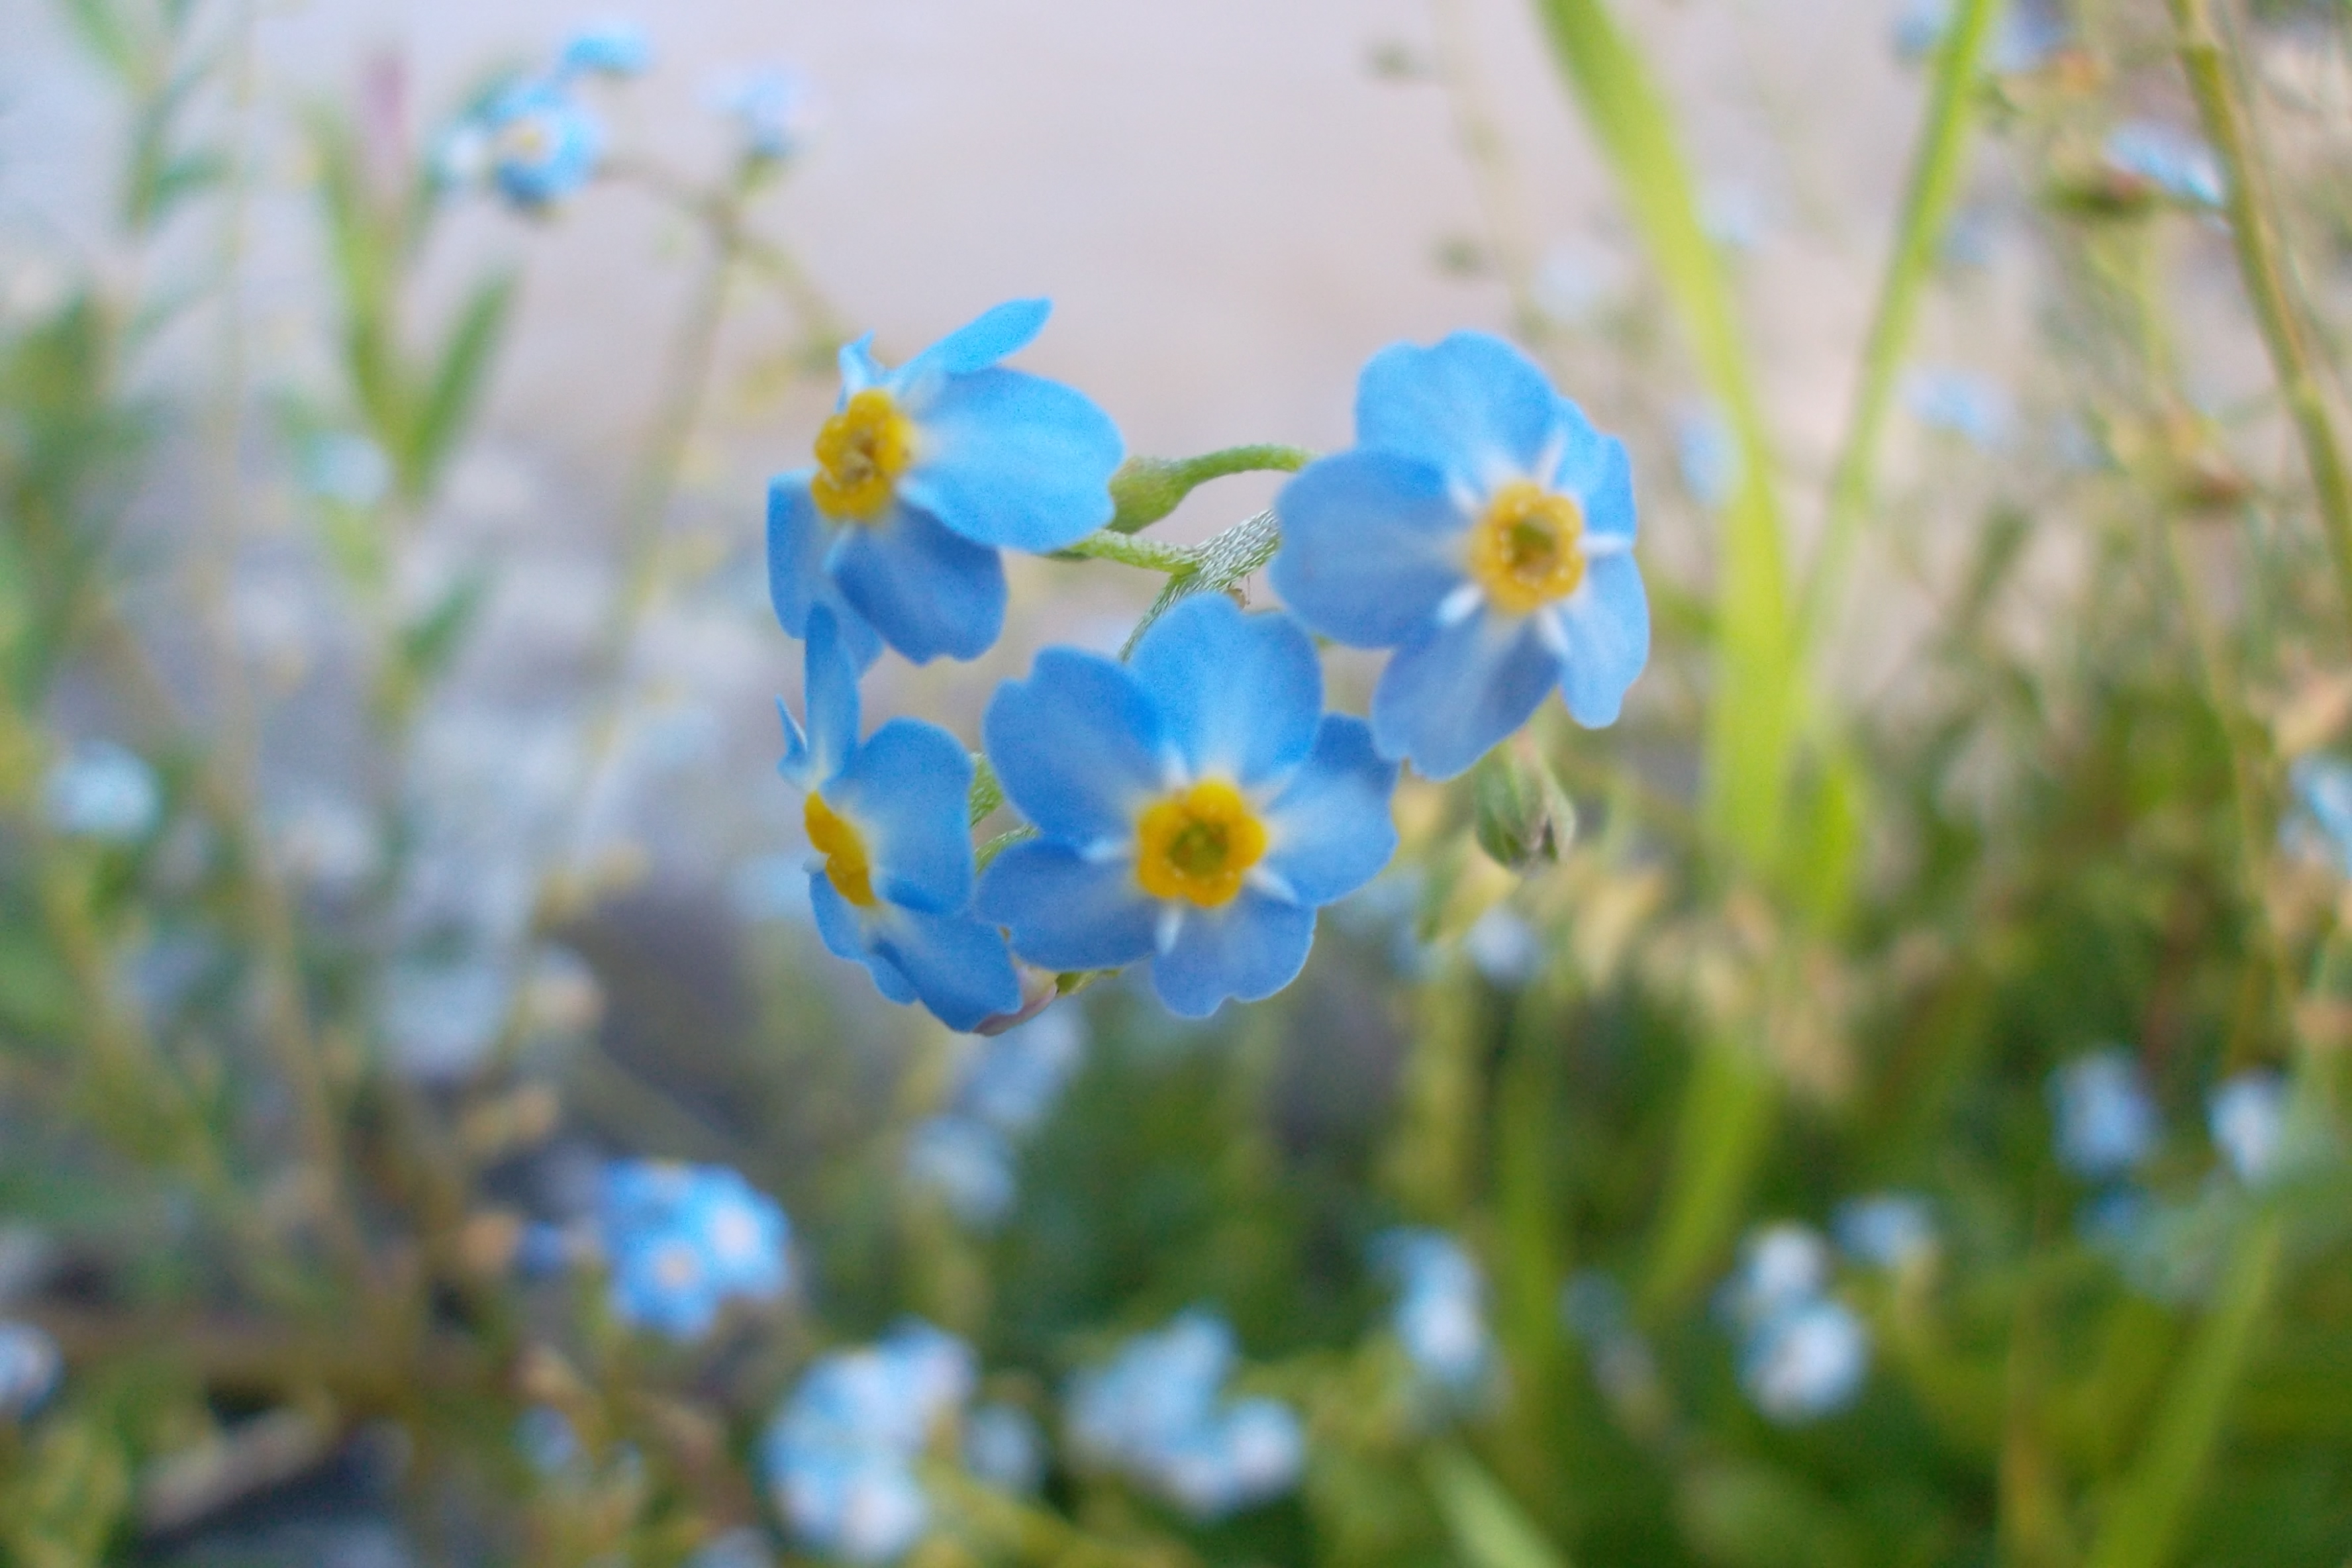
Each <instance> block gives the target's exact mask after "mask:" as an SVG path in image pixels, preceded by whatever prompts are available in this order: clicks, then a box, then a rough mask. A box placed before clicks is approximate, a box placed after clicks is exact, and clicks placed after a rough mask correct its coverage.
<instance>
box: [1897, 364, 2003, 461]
mask: <svg viewBox="0 0 2352 1568" xmlns="http://www.w3.org/2000/svg"><path fill="white" fill-rule="evenodd" d="M1904 400H1905V402H1906V403H1907V404H1909V405H1910V408H1911V415H1912V417H1914V418H1915V419H1916V420H1918V421H1919V423H1920V424H1922V425H1925V426H1927V427H1928V428H1929V429H1931V430H1941V431H1944V432H1946V433H1947V434H1948V435H1953V436H1958V437H1960V438H1961V439H1962V440H1964V441H1966V442H1968V443H1969V445H1970V446H1972V447H1977V448H1978V449H1979V450H1980V451H1986V452H1991V451H1998V450H1999V449H2000V447H2001V446H2002V445H2003V444H2004V443H2006V442H2007V441H2008V439H2009V426H2010V422H2011V418H2012V417H2013V415H2014V410H2013V409H2012V408H2011V404H2010V397H2009V394H2008V393H2007V392H2006V391H2004V390H2003V389H2002V388H2001V386H2000V384H1999V383H1997V382H1994V381H1991V380H1989V379H1987V378H1986V377H1984V376H1981V375H1976V374H1970V373H1969V372H1968V371H1958V370H1921V371H1916V372H1914V373H1913V374H1912V375H1911V378H1910V380H1909V382H1908V384H1906V386H1905V388H1904Z"/></svg>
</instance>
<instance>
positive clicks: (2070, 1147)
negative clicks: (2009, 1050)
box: [2050, 1049, 2162, 1181]
mask: <svg viewBox="0 0 2352 1568" xmlns="http://www.w3.org/2000/svg"><path fill="white" fill-rule="evenodd" d="M2050 1108H2051V1112H2052V1114H2053V1116H2054V1117H2055V1118H2056V1120H2057V1123H2058V1129H2057V1131H2058V1157H2059V1158H2060V1159H2061V1160H2063V1162H2065V1164H2066V1166H2067V1168H2068V1169H2069V1170H2071V1171H2073V1172H2074V1173H2075V1174H2076V1175H2078V1176H2082V1177H2084V1178H2086V1179H2088V1180H2091V1181H2099V1180H2104V1179H2105V1178H2106V1177H2110V1176H2120V1175H2123V1174H2125V1173H2127V1172H2130V1171H2132V1170H2134V1169H2136V1168H2137V1167H2138V1166H2139V1165H2141V1164H2144V1163H2146V1162H2147V1159H2148V1157H2149V1156H2150V1155H2152V1154H2154V1153H2155V1152H2156V1144H2157V1140H2158V1136H2159V1135H2160V1134H2161V1132H2162V1128H2161V1126H2160V1125H2159V1123H2158V1118H2157V1110H2156V1101H2155V1100H2154V1099H2153V1098H2151V1097H2150V1096H2149V1094H2148V1092H2147V1083H2146V1081H2145V1080H2143V1079H2141V1077H2140V1072H2139V1065H2138V1064H2137V1063H2136V1062H2134V1061H2133V1060H2132V1059H2131V1058H2130V1057H2128V1056H2126V1055H2125V1054H2124V1053H2123V1052H2122V1051H2120V1050H2112V1049H2111V1050H2104V1051H2096V1052H2093V1053H2092V1054H2090V1055H2088V1056H2082V1057H2077V1058H2074V1060H2073V1061H2071V1062H2068V1063H2067V1064H2066V1065H2065V1066H2063V1067H2062V1068H2059V1069H2058V1070H2057V1071H2056V1072H2053V1073H2052V1074H2051V1075H2050Z"/></svg>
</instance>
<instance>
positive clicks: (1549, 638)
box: [1535, 605, 1568, 659]
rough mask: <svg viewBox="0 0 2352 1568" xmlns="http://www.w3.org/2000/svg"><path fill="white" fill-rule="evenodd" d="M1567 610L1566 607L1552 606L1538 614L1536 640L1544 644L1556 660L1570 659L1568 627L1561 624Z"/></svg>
mask: <svg viewBox="0 0 2352 1568" xmlns="http://www.w3.org/2000/svg"><path fill="white" fill-rule="evenodd" d="M1565 610H1566V606H1565V605H1549V606H1547V607H1546V608H1544V609H1542V610H1539V611H1538V612H1537V614H1536V618H1535V619H1536V640H1537V641H1538V642H1540V643H1542V644H1543V645H1544V647H1545V648H1546V649H1547V650H1548V651H1549V653H1550V654H1551V656H1552V658H1559V659H1564V658H1567V657H1568V627H1567V626H1563V625H1561V623H1560V616H1561V615H1562V614H1563V613H1564V612H1565Z"/></svg>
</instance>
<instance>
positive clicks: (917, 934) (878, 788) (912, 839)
mask: <svg viewBox="0 0 2352 1568" xmlns="http://www.w3.org/2000/svg"><path fill="white" fill-rule="evenodd" d="M806 632H807V637H808V647H807V656H808V658H807V671H808V674H807V679H806V681H805V685H804V693H805V702H806V706H807V709H808V730H807V732H806V733H803V731H802V730H801V727H800V726H799V725H798V724H796V723H794V722H793V717H792V715H791V714H790V713H789V712H783V710H782V705H781V704H779V706H778V711H779V712H782V715H783V721H784V759H783V761H782V763H781V764H779V767H778V771H779V772H781V773H782V774H783V776H784V777H785V778H786V779H787V780H789V781H791V782H792V783H793V784H797V785H799V786H800V787H801V788H802V789H803V790H804V791H806V792H807V795H806V797H805V799H804V800H803V804H802V819H803V822H804V823H805V824H806V825H807V828H808V837H809V845H810V847H811V848H813V849H814V851H815V852H816V854H817V855H818V856H820V857H822V858H823V861H822V864H821V866H820V867H818V868H815V869H813V870H812V871H811V872H810V873H809V899H810V901H811V903H812V905H813V906H814V909H815V911H816V929H817V934H818V935H819V936H821V937H823V938H824V945H825V946H826V948H827V949H829V950H830V951H831V952H834V953H835V955H836V956H838V957H842V958H846V959H851V960H854V961H855V962H856V963H862V964H864V965H865V966H866V972H867V973H870V974H872V975H873V977H874V984H875V985H876V986H877V988H878V989H879V990H880V991H881V993H882V994H883V995H885V996H887V997H888V998H890V1000H891V1001H893V1002H916V1001H919V1002H921V1003H922V1005H924V1006H926V1007H928V1008H929V1009H930V1011H931V1013H932V1014H933V1016H936V1017H938V1018H939V1020H940V1022H941V1023H943V1024H945V1025H947V1026H948V1027H950V1029H969V1028H971V1026H973V1025H975V1024H977V1023H979V1022H980V1021H981V1020H982V1019H983V1018H986V1017H989V1016H991V1015H992V1014H997V1013H1004V1012H1010V1011H1011V1010H1012V1009H1013V1008H1014V1007H1017V1006H1019V1005H1021V982H1020V979H1019V977H1018V976H1016V975H1015V974H1014V973H1013V959H1012V956H1011V955H1010V954H1009V953H1007V952H1005V950H1004V939H1003V936H1001V935H1000V934H998V932H997V931H996V930H995V928H994V927H993V926H990V925H983V924H982V923H981V922H980V921H976V920H973V919H972V918H971V916H969V915H968V914H966V913H965V912H964V910H965V906H966V905H968V904H969V903H970V902H971V889H972V855H971V826H970V823H969V820H968V813H967V807H968V798H967V797H968V795H969V794H970V792H971V756H970V754H969V753H967V752H965V751H964V749H963V747H962V746H961V744H959V743H958V742H957V741H956V738H955V737H954V736H952V735H950V734H949V733H948V732H947V731H945V730H942V729H940V727H939V726H938V725H936V724H927V723H924V722H923V721H921V720H919V719H893V720H891V721H889V722H888V723H887V724H885V725H883V726H882V727H881V728H880V729H879V730H877V731H875V732H874V733H873V735H872V736H871V737H870V738H868V739H867V740H866V741H864V742H860V741H859V740H858V738H857V730H858V697H857V666H856V663H855V662H854V661H853V659H852V658H851V656H850V652H849V649H848V647H847V646H846V644H845V638H844V637H843V635H842V633H843V623H842V622H840V621H838V620H836V619H835V616H834V613H833V611H832V610H831V609H829V608H827V607H826V606H825V605H812V606H811V607H810V609H809V613H808V619H807V623H806Z"/></svg>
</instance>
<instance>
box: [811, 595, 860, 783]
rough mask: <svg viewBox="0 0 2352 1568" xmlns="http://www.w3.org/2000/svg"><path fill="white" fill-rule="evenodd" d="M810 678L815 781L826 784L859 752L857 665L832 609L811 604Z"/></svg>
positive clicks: (839, 620)
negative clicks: (852, 755) (825, 782)
mask: <svg viewBox="0 0 2352 1568" xmlns="http://www.w3.org/2000/svg"><path fill="white" fill-rule="evenodd" d="M806 668H807V674H806V675H805V676H804V677H803V681H802V694H801V701H802V703H803V705H804V706H805V707H806V708H807V709H808V749H809V777H811V778H813V779H815V780H817V781H818V782H820V783H822V782H824V780H826V779H829V778H831V777H833V775H834V774H835V773H839V772H840V771H841V769H842V764H844V763H846V762H848V760H849V758H850V754H851V753H852V752H856V750H857V664H856V660H854V659H853V658H851V657H850V653H849V647H848V645H847V642H846V640H845V638H844V637H843V636H842V631H841V617H840V616H836V615H835V614H834V613H833V610H832V608H831V606H829V605H811V606H809V621H808V658H807V664H806Z"/></svg>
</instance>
